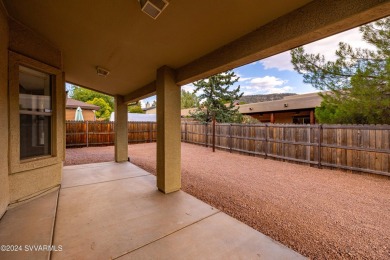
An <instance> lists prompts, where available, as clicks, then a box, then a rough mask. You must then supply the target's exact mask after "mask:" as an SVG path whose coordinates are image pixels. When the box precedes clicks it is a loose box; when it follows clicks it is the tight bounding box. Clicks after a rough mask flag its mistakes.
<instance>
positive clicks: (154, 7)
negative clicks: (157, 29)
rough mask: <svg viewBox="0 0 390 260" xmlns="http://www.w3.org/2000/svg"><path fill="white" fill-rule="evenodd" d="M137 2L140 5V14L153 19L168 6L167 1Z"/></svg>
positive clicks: (145, 0)
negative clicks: (142, 13)
mask: <svg viewBox="0 0 390 260" xmlns="http://www.w3.org/2000/svg"><path fill="white" fill-rule="evenodd" d="M138 2H139V3H140V4H141V10H142V12H144V13H145V14H147V15H149V16H150V17H152V18H153V19H157V17H158V16H159V15H160V14H161V13H162V11H163V10H164V9H165V8H166V7H167V6H168V4H169V3H168V0H138Z"/></svg>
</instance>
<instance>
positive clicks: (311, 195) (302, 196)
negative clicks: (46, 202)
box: [65, 143, 390, 259]
mask: <svg viewBox="0 0 390 260" xmlns="http://www.w3.org/2000/svg"><path fill="white" fill-rule="evenodd" d="M129 156H130V159H131V162H132V163H134V164H136V165H138V166H139V167H141V168H143V169H145V170H147V171H149V172H151V173H155V166H156V144H155V143H147V144H136V145H129ZM112 160H114V147H113V146H108V147H89V148H75V149H67V151H66V162H65V165H72V164H81V163H93V162H103V161H112ZM182 189H183V190H184V191H186V192H188V193H190V194H192V195H193V196H195V197H197V198H199V199H201V200H203V201H205V202H207V203H209V204H211V205H212V206H214V207H216V208H218V209H220V210H222V211H224V212H225V213H227V214H229V215H231V216H233V217H235V218H236V219H239V220H240V221H242V222H244V223H246V224H248V225H249V226H251V227H253V228H255V229H257V230H259V231H260V232H262V233H264V234H265V235H268V236H270V237H272V238H273V239H275V240H277V241H280V242H281V243H282V244H284V245H287V246H288V247H290V248H292V249H294V250H296V251H298V252H299V253H301V254H303V255H305V256H308V257H310V258H316V259H345V258H348V259H390V178H387V177H382V176H375V175H368V174H352V173H347V172H343V171H338V170H326V169H317V168H313V167H309V166H306V165H298V164H293V163H288V162H281V161H274V160H270V159H267V160H265V159H262V158H258V157H252V156H246V155H239V154H230V153H228V152H225V151H216V152H215V153H213V152H212V151H211V149H208V148H205V147H202V146H197V145H191V144H186V143H183V144H182Z"/></svg>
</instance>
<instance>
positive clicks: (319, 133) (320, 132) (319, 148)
mask: <svg viewBox="0 0 390 260" xmlns="http://www.w3.org/2000/svg"><path fill="white" fill-rule="evenodd" d="M321 138H322V124H318V137H317V139H318V168H320V169H321V168H322V166H321Z"/></svg>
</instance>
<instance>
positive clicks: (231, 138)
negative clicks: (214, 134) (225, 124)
mask: <svg viewBox="0 0 390 260" xmlns="http://www.w3.org/2000/svg"><path fill="white" fill-rule="evenodd" d="M229 138H230V139H229V140H230V141H229V150H230V153H231V152H232V150H233V137H232V124H229Z"/></svg>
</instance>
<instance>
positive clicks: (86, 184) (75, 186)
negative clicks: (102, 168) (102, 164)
mask: <svg viewBox="0 0 390 260" xmlns="http://www.w3.org/2000/svg"><path fill="white" fill-rule="evenodd" d="M150 175H152V174H150V173H149V174H144V175H139V176H130V177H125V178H120V179H115V180H107V181H98V182H94V183H85V184H80V185H74V186H69V187H63V188H61V189H63V190H64V189H71V188H77V187H82V186H89V185H94V184H100V183H107V182H114V181H121V180H126V179H133V178H139V177H145V176H150Z"/></svg>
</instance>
